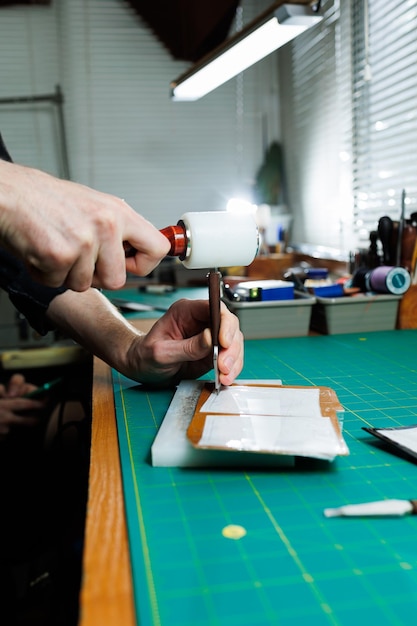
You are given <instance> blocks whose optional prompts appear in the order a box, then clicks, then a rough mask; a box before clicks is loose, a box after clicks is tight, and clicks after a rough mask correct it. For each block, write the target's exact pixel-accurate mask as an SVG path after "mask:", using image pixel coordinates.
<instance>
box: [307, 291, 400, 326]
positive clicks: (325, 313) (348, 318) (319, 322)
mask: <svg viewBox="0 0 417 626" xmlns="http://www.w3.org/2000/svg"><path fill="white" fill-rule="evenodd" d="M401 298H402V296H395V295H391V294H387V295H385V294H378V295H376V294H372V295H365V294H363V295H362V294H360V295H358V296H346V297H345V296H342V297H341V298H322V297H319V296H316V303H315V304H314V306H313V310H312V313H311V330H314V331H317V332H319V333H323V334H325V335H336V334H341V333H361V332H371V331H374V330H394V329H395V326H396V321H397V312H398V305H399V303H400V300H401Z"/></svg>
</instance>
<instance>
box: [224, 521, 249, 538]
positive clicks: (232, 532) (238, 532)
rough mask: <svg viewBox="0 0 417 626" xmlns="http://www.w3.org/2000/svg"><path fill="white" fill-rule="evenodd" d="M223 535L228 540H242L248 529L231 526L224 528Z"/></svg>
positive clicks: (235, 525)
mask: <svg viewBox="0 0 417 626" xmlns="http://www.w3.org/2000/svg"><path fill="white" fill-rule="evenodd" d="M222 535H223V537H226V539H242V537H244V536H245V535H246V528H243V526H239V525H237V524H229V526H225V527H224V528H223V530H222Z"/></svg>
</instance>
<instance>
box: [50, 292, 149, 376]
mask: <svg viewBox="0 0 417 626" xmlns="http://www.w3.org/2000/svg"><path fill="white" fill-rule="evenodd" d="M47 317H48V318H49V319H50V320H51V322H52V323H53V324H54V325H55V326H57V327H58V328H59V329H60V330H62V331H63V332H65V334H66V335H68V336H69V337H71V338H72V339H74V341H76V342H77V343H79V344H80V345H81V346H83V347H84V348H86V349H87V350H89V351H90V352H92V353H94V354H95V355H97V356H98V357H100V358H101V359H103V360H104V361H105V362H106V363H108V364H109V365H111V366H112V367H114V368H115V369H117V370H118V371H120V372H122V373H127V372H130V369H131V368H130V367H129V363H128V356H129V349H130V348H131V345H132V343H133V342H135V341H136V340H137V339H138V337H140V336H141V335H142V333H141V332H140V331H138V330H136V329H135V328H134V327H133V326H132V325H131V324H129V322H128V321H126V320H125V318H124V317H123V316H122V315H121V314H120V313H119V311H118V310H117V309H116V308H115V307H114V306H113V305H112V304H111V303H110V302H109V300H108V299H107V298H106V297H105V296H103V294H101V293H100V292H99V291H97V290H96V289H92V288H91V289H89V290H87V291H85V292H83V293H79V292H74V291H71V290H67V291H65V293H62V294H60V295H58V296H57V297H56V298H54V300H52V302H51V303H50V305H49V308H48V312H47Z"/></svg>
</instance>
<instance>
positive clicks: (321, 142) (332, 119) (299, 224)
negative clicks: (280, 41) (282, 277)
mask: <svg viewBox="0 0 417 626" xmlns="http://www.w3.org/2000/svg"><path fill="white" fill-rule="evenodd" d="M349 9H350V7H349V3H346V2H341V3H340V4H339V2H338V0H324V1H323V2H322V13H323V16H324V18H323V20H322V22H321V23H320V24H318V25H317V26H315V27H314V28H312V29H310V30H308V31H306V32H305V33H303V35H301V36H299V37H297V38H296V39H295V40H294V41H293V42H292V43H291V44H290V45H289V46H287V47H285V48H284V50H283V51H282V52H280V76H281V89H280V91H281V93H282V94H284V97H285V105H284V106H283V119H284V123H283V142H284V150H285V158H286V170H287V202H288V204H289V207H290V210H291V212H292V215H293V227H292V236H291V240H292V241H295V242H308V243H310V244H315V245H320V246H323V247H326V248H330V249H332V250H334V251H336V250H344V249H349V247H350V246H351V243H352V227H353V225H352V193H351V164H350V159H351V149H350V148H351V144H350V138H351V132H352V115H351V82H350V76H351V73H350V45H351V38H350V20H349Z"/></svg>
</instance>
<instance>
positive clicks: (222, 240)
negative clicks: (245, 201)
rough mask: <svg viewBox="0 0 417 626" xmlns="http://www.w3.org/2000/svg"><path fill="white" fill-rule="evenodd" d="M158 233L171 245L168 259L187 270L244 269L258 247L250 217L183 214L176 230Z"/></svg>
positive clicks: (252, 218) (172, 227)
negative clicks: (177, 262) (178, 260)
mask: <svg viewBox="0 0 417 626" xmlns="http://www.w3.org/2000/svg"><path fill="white" fill-rule="evenodd" d="M161 233H163V234H164V235H165V236H166V237H167V238H168V239H169V241H170V243H171V249H170V251H169V253H168V255H169V256H178V257H179V258H180V260H181V261H182V263H183V265H184V266H185V267H187V268H188V269H202V268H208V267H230V266H232V265H243V266H246V265H249V264H250V263H251V262H252V261H253V259H254V258H255V256H256V254H257V252H258V247H259V233H258V228H257V225H256V221H255V218H254V216H253V215H252V214H250V213H232V212H230V211H201V212H195V213H191V212H190V213H184V215H183V216H182V217H181V219H180V220H179V222H178V224H177V225H176V226H168V227H167V228H163V229H162V230H161Z"/></svg>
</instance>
